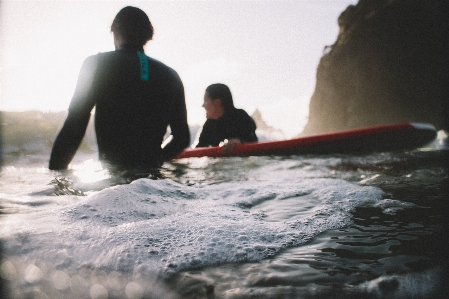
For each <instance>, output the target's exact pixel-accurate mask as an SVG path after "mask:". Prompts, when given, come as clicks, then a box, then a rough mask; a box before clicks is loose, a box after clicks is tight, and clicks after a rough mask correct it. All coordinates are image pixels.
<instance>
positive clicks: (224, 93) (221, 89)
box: [206, 83, 235, 112]
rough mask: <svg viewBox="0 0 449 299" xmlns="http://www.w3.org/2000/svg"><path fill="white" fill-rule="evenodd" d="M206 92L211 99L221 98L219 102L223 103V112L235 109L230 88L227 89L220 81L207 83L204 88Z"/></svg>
mask: <svg viewBox="0 0 449 299" xmlns="http://www.w3.org/2000/svg"><path fill="white" fill-rule="evenodd" d="M206 92H207V93H208V95H209V97H210V98H211V99H213V100H215V99H220V100H221V103H222V104H223V108H224V111H225V112H228V111H231V110H232V109H235V107H234V101H233V100H232V94H231V90H230V89H229V87H228V86H226V85H224V84H221V83H215V84H212V85H209V86H208V87H207V88H206Z"/></svg>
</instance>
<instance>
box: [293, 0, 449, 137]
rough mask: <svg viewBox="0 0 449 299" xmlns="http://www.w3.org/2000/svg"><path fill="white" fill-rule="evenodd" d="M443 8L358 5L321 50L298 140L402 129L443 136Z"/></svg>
mask: <svg viewBox="0 0 449 299" xmlns="http://www.w3.org/2000/svg"><path fill="white" fill-rule="evenodd" d="M448 8H449V1H447V0H360V1H359V2H358V3H357V5H355V6H349V7H348V8H347V9H346V10H345V11H344V12H343V13H342V14H341V15H340V17H339V19H338V23H339V26H340V32H339V35H338V37H337V41H336V42H335V44H334V45H332V46H329V47H326V48H325V54H324V56H323V57H322V58H321V60H320V63H319V66H318V69H317V74H316V86H315V91H314V94H313V96H312V98H311V101H310V106H309V122H308V123H307V125H306V127H305V129H304V131H303V133H302V134H301V135H308V134H315V133H323V132H332V131H338V130H345V129H353V128H358V127H364V126H371V125H380V124H388V123H397V122H403V121H414V122H427V123H431V124H433V125H434V126H435V127H437V129H444V130H446V131H449V124H448V118H449V117H448V101H449V92H448V91H449V76H448V74H449V68H448V67H449V64H448V61H449V60H448V55H449V53H448V52H449V51H448V49H449V47H448V43H449V35H448V32H449V26H448V17H447V16H448V15H449V9H448Z"/></svg>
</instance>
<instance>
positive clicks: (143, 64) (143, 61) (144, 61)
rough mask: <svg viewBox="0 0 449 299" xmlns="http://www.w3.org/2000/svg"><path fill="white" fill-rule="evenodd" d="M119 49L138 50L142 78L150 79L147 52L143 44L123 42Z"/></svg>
mask: <svg viewBox="0 0 449 299" xmlns="http://www.w3.org/2000/svg"><path fill="white" fill-rule="evenodd" d="M117 50H122V51H133V52H134V51H135V52H137V56H138V57H139V64H140V80H141V81H148V79H149V78H150V69H149V66H148V58H147V56H146V55H145V52H144V51H143V46H136V45H132V44H123V45H121V46H120V48H118V49H117Z"/></svg>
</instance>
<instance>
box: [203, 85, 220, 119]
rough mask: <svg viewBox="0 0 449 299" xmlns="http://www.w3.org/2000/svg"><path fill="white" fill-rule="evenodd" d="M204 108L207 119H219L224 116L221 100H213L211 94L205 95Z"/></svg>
mask: <svg viewBox="0 0 449 299" xmlns="http://www.w3.org/2000/svg"><path fill="white" fill-rule="evenodd" d="M203 108H204V110H206V118H207V119H219V118H220V117H222V116H223V114H224V109H223V106H222V105H221V100H220V99H212V98H211V97H210V96H209V93H208V92H207V91H206V92H205V93H204V102H203Z"/></svg>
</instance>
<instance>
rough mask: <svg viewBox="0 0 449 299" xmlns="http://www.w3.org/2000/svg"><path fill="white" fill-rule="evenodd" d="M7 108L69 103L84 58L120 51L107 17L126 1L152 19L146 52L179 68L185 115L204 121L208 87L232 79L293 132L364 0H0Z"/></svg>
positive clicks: (240, 100)
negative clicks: (345, 22) (329, 53)
mask: <svg viewBox="0 0 449 299" xmlns="http://www.w3.org/2000/svg"><path fill="white" fill-rule="evenodd" d="M0 1H1V2H0V20H1V21H0V22H1V23H0V33H1V40H0V43H1V44H0V49H1V52H0V59H1V81H0V84H1V93H0V96H1V98H0V99H1V102H0V110H2V111H24V110H40V111H63V110H67V108H68V105H69V103H70V100H71V97H72V95H73V91H74V89H75V86H76V81H77V77H78V72H79V70H80V68H81V65H82V62H83V61H84V59H85V58H86V57H88V56H90V55H94V54H97V53H99V52H107V51H113V50H114V45H113V38H112V35H111V33H110V26H111V23H112V20H113V19H114V17H115V15H116V14H117V12H118V11H119V10H120V9H121V8H123V7H125V6H128V5H131V6H136V7H139V8H141V9H142V10H144V11H145V12H146V13H147V14H148V16H149V18H150V20H151V22H152V24H153V27H154V29H155V35H154V37H153V40H152V41H150V42H149V43H148V44H147V45H146V46H145V52H146V54H147V55H148V56H151V57H153V58H155V59H157V60H160V61H162V62H163V63H165V64H167V65H168V66H170V67H172V68H173V69H175V70H176V71H177V72H178V74H179V75H180V77H181V79H182V81H183V83H184V88H185V93H186V103H187V111H188V121H189V123H190V124H192V125H194V124H202V123H203V122H204V121H205V113H204V109H203V108H202V107H201V105H202V103H203V96H204V90H205V89H206V87H207V86H208V85H210V84H212V83H224V84H227V85H228V86H229V87H230V89H231V92H232V94H233V98H234V104H235V106H236V107H237V108H242V109H245V110H246V111H247V112H248V113H249V114H250V115H251V114H252V113H253V112H254V111H255V109H258V110H259V111H260V112H261V114H262V117H263V119H264V120H265V121H266V123H267V124H268V125H271V126H273V127H275V128H279V129H281V130H282V131H283V132H284V133H285V135H286V137H293V136H295V135H297V134H299V133H300V132H301V131H302V129H303V127H304V125H305V124H306V122H307V115H308V104H309V100H310V97H311V96H312V94H313V91H314V88H315V75H316V68H317V66H318V63H319V60H320V58H321V57H322V55H323V49H324V47H325V46H326V45H331V44H333V43H334V42H335V41H336V39H337V35H338V30H339V28H338V23H337V18H338V16H339V15H340V14H341V12H343V11H344V10H345V9H346V8H347V7H348V6H349V5H355V4H356V3H357V0H271V1H268V0H253V1H249V0H247V1H243V0H241V1H230V0H218V1H167V0H166V1H163V0H159V1H119V0H116V1H81V0H78V1H12V0H7V1H5V0H0Z"/></svg>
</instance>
